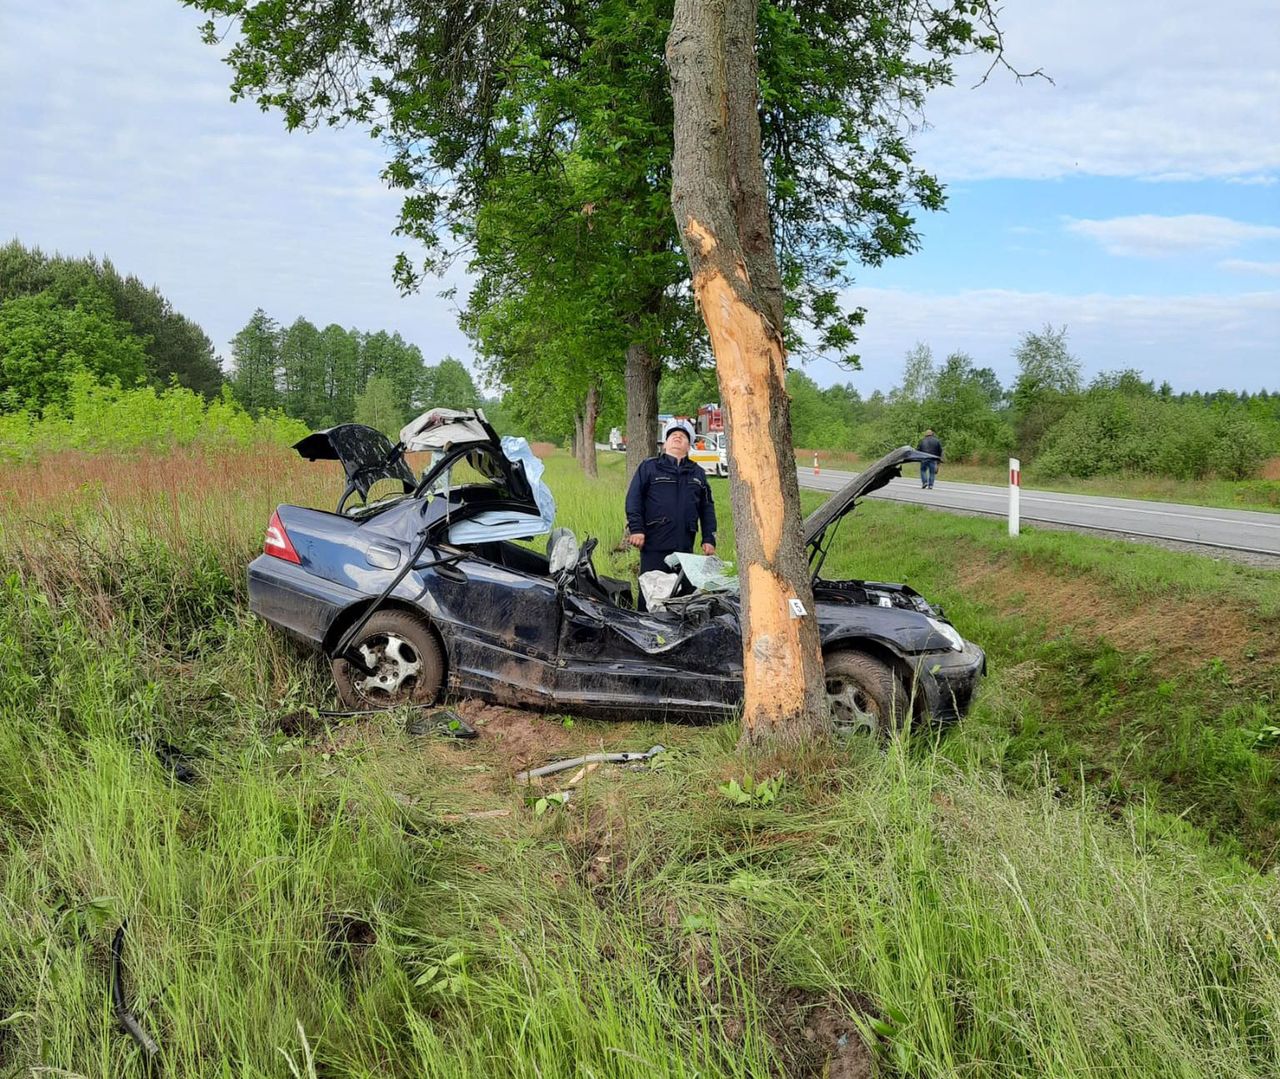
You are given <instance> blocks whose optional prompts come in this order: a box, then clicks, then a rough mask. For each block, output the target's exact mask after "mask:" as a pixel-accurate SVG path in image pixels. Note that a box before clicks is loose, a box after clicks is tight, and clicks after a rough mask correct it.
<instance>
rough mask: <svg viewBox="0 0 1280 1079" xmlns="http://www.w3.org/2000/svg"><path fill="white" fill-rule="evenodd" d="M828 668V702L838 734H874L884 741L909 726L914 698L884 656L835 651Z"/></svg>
mask: <svg viewBox="0 0 1280 1079" xmlns="http://www.w3.org/2000/svg"><path fill="white" fill-rule="evenodd" d="M826 668H827V670H826V684H827V703H828V705H829V706H830V708H831V723H832V729H833V731H834V733H835V734H836V735H838V736H841V737H846V736H852V735H870V736H872V737H873V738H875V739H877V740H881V741H882V740H884V739H887V738H889V737H890V736H891V735H892V734H894V733H895V732H897V731H901V730H902V729H903V728H904V727H906V725H907V720H908V718H909V717H910V715H911V698H910V696H909V695H908V693H907V689H906V686H904V685H903V683H902V679H901V678H899V677H898V675H897V674H896V673H895V672H894V670H893V668H891V667H890V666H889V665H888V664H887V663H885V662H884V661H883V660H879V659H876V658H875V657H874V656H869V655H867V654H866V653H865V652H855V651H852V650H850V651H842V652H833V653H832V654H831V655H829V656H827V658H826Z"/></svg>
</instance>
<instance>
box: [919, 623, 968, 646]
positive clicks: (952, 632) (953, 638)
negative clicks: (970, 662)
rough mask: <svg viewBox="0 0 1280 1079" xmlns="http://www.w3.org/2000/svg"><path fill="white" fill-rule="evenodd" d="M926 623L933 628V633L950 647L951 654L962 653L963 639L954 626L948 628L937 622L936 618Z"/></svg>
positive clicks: (944, 624)
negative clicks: (943, 639) (943, 638)
mask: <svg viewBox="0 0 1280 1079" xmlns="http://www.w3.org/2000/svg"><path fill="white" fill-rule="evenodd" d="M927 621H928V623H929V625H931V626H932V627H933V630H934V632H935V633H937V634H938V635H939V636H942V637H945V638H946V639H947V643H948V644H950V645H951V650H952V651H953V652H963V651H964V638H963V637H961V636H960V634H959V633H957V632H956V627H955V626H949V625H947V624H946V623H945V622H939V621H938V620H937V619H936V618H930V619H928V620H927Z"/></svg>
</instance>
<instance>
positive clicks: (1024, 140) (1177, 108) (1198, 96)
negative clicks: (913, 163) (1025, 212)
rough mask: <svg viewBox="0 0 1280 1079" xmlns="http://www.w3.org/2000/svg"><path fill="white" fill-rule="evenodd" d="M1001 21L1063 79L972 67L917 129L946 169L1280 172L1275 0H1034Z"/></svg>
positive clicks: (1031, 64)
mask: <svg viewBox="0 0 1280 1079" xmlns="http://www.w3.org/2000/svg"><path fill="white" fill-rule="evenodd" d="M1001 26H1002V29H1003V33H1004V40H1005V44H1006V50H1007V55H1008V58H1009V60H1010V62H1011V63H1013V64H1014V65H1015V66H1016V67H1018V68H1020V69H1022V70H1031V69H1034V68H1036V67H1042V68H1043V69H1044V70H1045V72H1046V73H1047V74H1048V75H1050V76H1051V77H1052V78H1053V79H1054V84H1053V85H1050V84H1049V83H1048V82H1045V81H1043V80H1030V81H1027V82H1024V83H1022V84H1021V85H1019V84H1017V83H1016V82H1015V80H1014V79H1013V78H1012V77H1010V76H1007V75H1002V74H1001V73H999V72H996V73H993V75H992V77H991V79H990V80H989V81H988V82H987V83H986V84H985V85H983V86H981V87H979V88H977V89H972V88H971V87H972V86H973V83H974V82H975V81H976V80H977V78H978V77H979V76H980V75H981V71H982V69H983V66H985V65H981V66H980V65H978V64H976V63H973V64H968V65H965V66H964V67H963V68H962V70H961V71H960V73H959V77H958V79H957V85H956V86H955V87H951V88H947V89H945V90H941V91H938V92H937V93H935V94H934V95H933V96H932V97H931V99H930V102H929V106H928V109H927V113H928V120H929V122H930V124H931V125H932V127H931V129H930V130H929V131H927V132H925V133H924V134H923V135H922V136H921V137H920V139H919V146H920V150H921V154H920V157H921V160H922V162H923V163H925V164H927V165H928V166H929V167H931V168H933V169H936V170H937V171H938V172H940V173H941V174H942V176H943V178H944V179H947V180H953V181H954V180H962V179H988V178H993V177H1001V178H1021V179H1045V178H1053V177H1062V176H1079V175H1092V176H1113V177H1118V176H1127V177H1143V178H1147V179H1157V178H1160V179H1168V178H1174V177H1177V178H1180V179H1200V178H1209V177H1213V178H1220V179H1227V178H1230V179H1235V180H1243V181H1251V182H1259V181H1261V182H1267V181H1269V180H1271V179H1272V178H1274V176H1275V175H1276V174H1277V173H1280V127H1278V126H1277V124H1276V122H1275V102H1276V101H1277V100H1280V49H1277V47H1276V43H1277V41H1278V40H1280V7H1278V6H1277V5H1276V4H1275V3H1274V2H1273V0H1231V2H1230V3H1227V4H1219V5H1217V6H1215V7H1214V8H1213V9H1212V10H1211V11H1210V10H1208V9H1206V8H1205V7H1204V5H1203V4H1202V3H1200V2H1199V0H1126V2H1124V3H1117V2H1115V0H1075V2H1073V3H1070V4H1063V3H1059V2H1057V0H1026V2H1024V3H1020V4H1016V5H1015V4H1009V5H1007V6H1006V7H1005V8H1004V10H1003V12H1002V15H1001Z"/></svg>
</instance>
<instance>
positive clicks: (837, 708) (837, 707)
mask: <svg viewBox="0 0 1280 1079" xmlns="http://www.w3.org/2000/svg"><path fill="white" fill-rule="evenodd" d="M827 703H828V704H829V705H830V707H831V725H832V728H833V730H834V731H835V733H836V734H839V735H855V734H870V735H878V734H879V733H880V732H881V730H883V717H882V716H881V714H880V706H879V704H877V703H876V700H875V698H874V697H872V696H871V694H870V693H868V692H867V691H866V689H864V688H863V687H862V686H860V685H859V684H858V683H857V682H854V681H852V680H850V679H847V678H828V679H827Z"/></svg>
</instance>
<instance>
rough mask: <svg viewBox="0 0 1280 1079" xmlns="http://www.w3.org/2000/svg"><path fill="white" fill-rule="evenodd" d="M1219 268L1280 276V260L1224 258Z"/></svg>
mask: <svg viewBox="0 0 1280 1079" xmlns="http://www.w3.org/2000/svg"><path fill="white" fill-rule="evenodd" d="M1218 269H1220V270H1228V271H1230V272H1231V273H1250V274H1254V273H1256V274H1263V275H1265V276H1267V277H1280V262H1253V261H1251V260H1249V259H1223V260H1222V261H1221V262H1219V263H1218Z"/></svg>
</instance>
